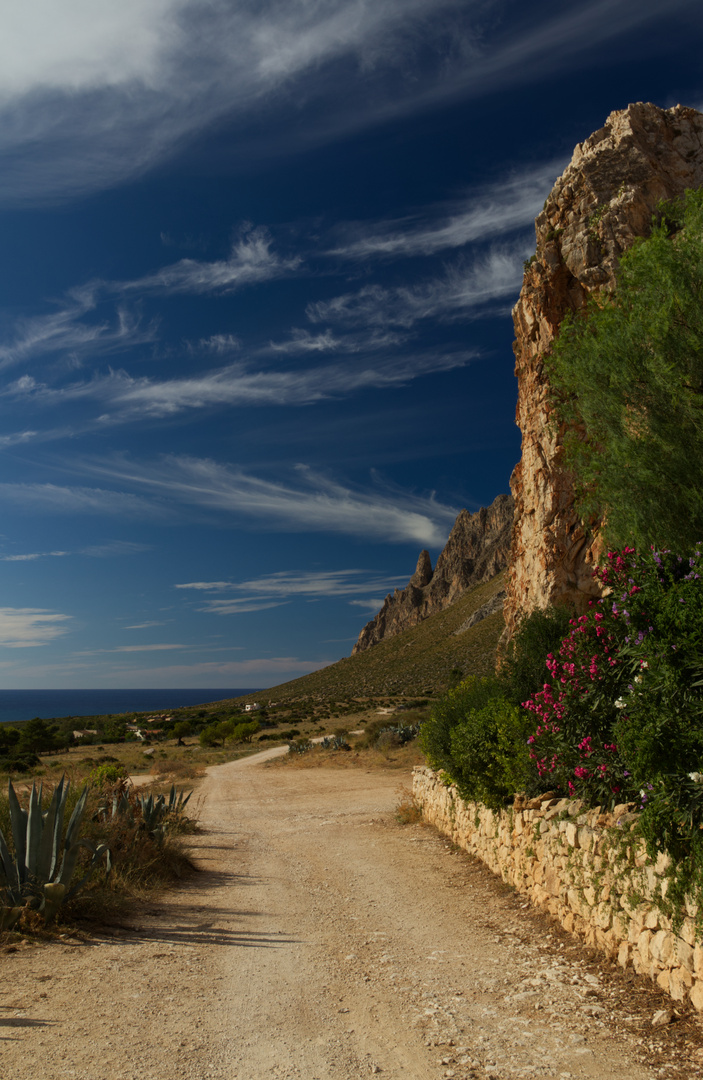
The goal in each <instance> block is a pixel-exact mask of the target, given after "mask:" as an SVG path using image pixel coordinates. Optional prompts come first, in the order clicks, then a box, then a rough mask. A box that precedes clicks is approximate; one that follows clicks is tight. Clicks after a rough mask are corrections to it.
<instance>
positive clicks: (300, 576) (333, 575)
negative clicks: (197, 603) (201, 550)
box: [175, 570, 405, 615]
mask: <svg viewBox="0 0 703 1080" xmlns="http://www.w3.org/2000/svg"><path fill="white" fill-rule="evenodd" d="M403 584H405V579H403V578H398V577H396V578H389V577H386V576H381V575H378V574H369V572H368V571H366V570H330V571H311V572H307V573H306V572H295V571H287V570H282V571H279V572H278V573H274V574H269V575H266V576H263V577H259V578H252V579H251V580H249V581H238V582H231V581H190V582H185V583H183V584H179V585H176V586H175V588H176V589H192V590H194V591H195V592H197V593H202V592H206V593H215V594H218V595H216V596H215V597H214V598H208V599H207V600H206V601H205V602H204V603H203V605H202V606H201V607H200V608H198V610H199V611H203V612H207V613H209V614H215V615H240V614H243V613H245V612H250V611H263V610H265V609H266V608H271V607H277V606H279V605H280V604H282V603H287V602H289V601H290V600H294V599H303V600H312V599H320V598H322V597H333V598H336V597H349V596H358V595H359V594H360V593H369V592H372V591H374V590H378V589H380V590H382V591H384V592H387V591H388V590H389V589H392V588H395V587H397V586H400V585H403ZM233 593H234V594H238V593H245V594H247V595H245V596H244V597H239V596H237V595H234V596H232V594H233ZM223 594H224V595H223ZM382 602H383V601H375V600H350V601H349V603H351V604H356V605H359V606H360V607H363V608H373V609H374V610H378V608H379V607H380V606H381V604H382Z"/></svg>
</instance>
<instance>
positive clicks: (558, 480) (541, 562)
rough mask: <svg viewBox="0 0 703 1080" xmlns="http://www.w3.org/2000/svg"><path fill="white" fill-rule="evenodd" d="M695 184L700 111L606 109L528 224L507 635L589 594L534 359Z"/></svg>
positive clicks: (588, 553)
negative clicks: (658, 214)
mask: <svg viewBox="0 0 703 1080" xmlns="http://www.w3.org/2000/svg"><path fill="white" fill-rule="evenodd" d="M701 186H703V115H701V113H699V112H697V111H696V110H695V109H689V108H684V107H682V106H681V105H677V106H675V107H674V108H672V109H660V108H657V106H655V105H648V104H643V103H638V104H636V105H630V106H629V107H628V108H627V109H623V110H622V111H620V112H614V113H611V115H610V116H609V117H608V119H607V121H606V123H605V126H604V127H602V128H601V129H600V130H599V131H596V132H594V134H593V135H591V137H590V138H589V139H586V141H585V142H583V143H580V144H579V145H578V146H577V147H576V149H575V150H574V155H573V157H572V159H571V163H570V164H569V166H568V167H567V169H566V171H565V172H564V174H563V175H562V176H561V177H560V178H559V179H558V180H557V182H556V184H555V185H554V188H553V190H552V192H551V194H550V195H549V197H548V199H547V201H546V203H545V205H544V209H543V211H542V213H541V214H540V215H539V217H538V218H537V221H536V222H535V230H536V234H537V249H536V254H535V257H534V259H533V261H532V262H531V263H530V264H529V266H527V267H526V270H525V277H524V281H523V286H522V291H521V293H520V298H519V300H518V302H517V304H516V306H515V309H514V311H513V319H514V323H515V344H514V350H515V356H516V363H515V373H516V375H517V380H518V403H517V416H516V419H517V424H518V426H519V427H520V430H521V432H522V458H521V460H520V462H519V464H518V465H517V466H516V468H515V470H514V472H513V475H512V478H511V482H510V486H511V489H512V493H513V497H514V499H515V522H514V526H513V536H512V545H511V553H510V572H509V581H508V586H507V598H506V603H505V607H504V615H505V619H506V628H507V633H508V635H509V634H510V633H511V632H512V631H513V630H514V628H515V625H516V622H517V619H518V618H519V616H520V614H521V613H524V612H529V611H532V610H533V609H535V608H538V607H544V606H546V605H547V604H549V603H554V602H558V601H559V600H567V601H570V602H572V603H574V604H575V605H576V606H577V607H579V608H580V607H583V606H584V605H585V604H586V602H587V600H588V598H589V597H591V596H592V595H594V594H595V593H596V592H597V589H596V585H595V583H594V581H593V578H592V569H593V564H594V561H597V558H598V555H599V554H600V546H599V543H598V539H597V538H596V540H595V541H594V542H590V541H589V540H588V539H587V537H586V534H585V532H584V529H583V527H582V525H581V522H580V520H579V518H578V516H577V514H576V513H575V510H574V499H573V488H572V485H571V480H570V478H569V475H568V473H567V472H565V470H564V469H563V467H562V436H563V431H562V430H560V429H556V430H555V429H554V428H553V427H552V426H551V425H550V420H551V409H550V404H549V399H548V384H547V380H546V377H545V374H544V371H543V364H542V358H543V356H544V354H545V353H548V352H549V350H550V347H551V345H552V342H553V340H554V337H555V335H556V334H557V331H558V329H559V325H560V323H561V321H562V319H563V318H564V315H565V314H566V312H567V311H570V310H577V309H579V308H582V307H583V306H584V304H585V302H586V297H587V294H588V293H589V292H592V291H594V290H598V289H613V288H614V286H615V272H616V269H617V265H618V260H619V258H620V256H621V254H622V253H623V252H624V251H625V250H626V249H627V248H629V247H630V246H631V244H632V243H633V241H634V240H635V239H636V238H637V237H641V236H646V235H647V234H648V232H649V230H650V228H651V221H652V215H653V213H654V212H655V210H656V207H657V204H658V203H659V202H660V201H661V200H662V199H673V198H675V197H677V196H679V195H681V194H682V193H683V192H684V191H685V190H686V189H687V188H696V187H701Z"/></svg>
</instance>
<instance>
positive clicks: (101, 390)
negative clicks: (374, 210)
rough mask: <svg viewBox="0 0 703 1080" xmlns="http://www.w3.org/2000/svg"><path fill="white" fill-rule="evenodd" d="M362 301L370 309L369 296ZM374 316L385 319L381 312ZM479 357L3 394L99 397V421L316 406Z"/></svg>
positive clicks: (426, 357)
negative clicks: (204, 411) (227, 408)
mask: <svg viewBox="0 0 703 1080" xmlns="http://www.w3.org/2000/svg"><path fill="white" fill-rule="evenodd" d="M343 299H345V300H346V301H347V308H346V309H345V310H344V311H341V312H340V316H339V317H342V318H347V319H351V317H352V311H353V307H354V298H348V299H347V298H343ZM361 302H362V303H365V304H366V306H367V307H370V305H369V304H368V301H366V299H365V298H362V301H361ZM381 306H382V298H381V299H379V300H378V303H377V307H378V308H379V309H380V307H381ZM347 309H348V310H347ZM376 317H377V318H380V316H379V315H378V314H377V316H376ZM475 356H476V353H473V352H470V351H468V350H460V349H457V350H449V349H447V350H442V349H440V348H437V349H433V350H429V351H427V352H417V353H412V352H405V353H404V354H403V355H402V356H400V355H397V356H383V355H381V356H378V355H376V356H373V357H368V358H365V359H364V360H361V361H359V362H357V363H353V364H352V363H344V364H341V363H340V364H334V363H333V364H327V365H320V366H318V367H311V368H303V369H299V370H291V369H288V370H282V369H280V368H277V369H268V370H266V369H264V370H262V369H261V368H259V369H254V368H253V365H252V364H251V362H250V363H245V362H240V363H236V364H231V365H229V366H228V367H224V368H219V369H216V370H214V371H206V372H203V373H202V374H198V375H193V376H187V377H185V378H180V379H164V380H157V379H150V378H147V377H142V378H133V377H132V376H130V375H128V374H127V372H125V371H111V372H110V373H109V374H108V375H106V376H103V377H96V378H94V379H91V380H88V381H85V382H78V383H73V384H69V385H68V386H64V387H62V388H60V389H53V388H51V387H48V386H46V385H42V384H39V383H35V382H34V381H33V380H32V381H31V382H29V381H27V382H22V380H20V381H19V382H18V383H15V384H13V385H12V386H10V387H8V388H7V389H6V390H5V392H4V395H5V396H6V397H10V396H11V397H13V398H14V399H15V400H18V401H20V400H22V399H24V400H26V401H31V402H32V403H34V404H36V405H41V406H46V407H49V406H50V407H51V408H56V407H57V406H58V405H60V404H62V403H66V402H70V401H78V400H95V401H98V402H101V403H103V407H107V409H109V411H108V412H105V413H103V414H102V415H101V416H100V417H99V422H100V424H101V425H103V426H105V425H107V424H109V423H119V422H124V421H125V420H128V419H133V418H134V417H135V416H151V417H160V416H173V415H176V414H177V413H180V412H184V411H190V410H194V409H203V408H213V407H220V408H221V407H223V406H239V407H243V406H286V405H288V406H291V405H294V406H295V405H310V404H313V403H314V402H317V401H322V400H325V399H329V398H339V397H344V396H346V395H349V394H352V393H355V392H358V391H360V390H365V389H384V388H388V387H394V386H404V385H406V384H407V383H409V382H411V381H412V380H413V379H416V378H419V377H421V376H423V375H426V374H429V373H432V374H436V373H438V372H442V371H451V370H453V369H456V368H459V367H464V366H465V365H466V364H468V363H470V361H471V360H473V359H474V358H475Z"/></svg>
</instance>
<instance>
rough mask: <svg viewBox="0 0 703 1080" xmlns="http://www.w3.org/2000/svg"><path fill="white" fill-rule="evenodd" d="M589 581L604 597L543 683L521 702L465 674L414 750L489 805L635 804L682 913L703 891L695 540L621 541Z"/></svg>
mask: <svg viewBox="0 0 703 1080" xmlns="http://www.w3.org/2000/svg"><path fill="white" fill-rule="evenodd" d="M596 576H597V577H598V579H599V581H600V584H601V586H602V588H603V591H604V595H603V596H602V597H601V599H599V600H597V601H592V602H591V604H590V606H589V609H588V611H587V612H586V613H584V614H583V615H580V616H574V617H572V618H571V620H570V623H569V627H568V632H567V633H566V634H565V635H564V637H563V638H562V640H561V642H560V643H559V644H558V645H557V646H556V647H555V648H554V649H553V650H551V651H550V652H549V653H548V654H547V655H546V656H545V657H544V669H543V678H542V685H541V687H540V688H539V689H536V690H535V691H534V692H533V693H531V694H530V695H529V697H527V698H526V699H525V700H524V701H523V702H522V703H521V704H516V703H515V702H514V700H513V701H511V699H510V685H511V679H510V677H509V676H508V677H506V676H505V675H501V672H499V673H498V675H496V676H495V677H494V678H490V679H489V678H486V679H475V678H474V679H467V680H465V681H464V682H463V683H461V684H460V685H459V686H458V687H456V688H455V689H454V690H451V691H449V693H447V694H446V695H444V697H442V698H441V699H440V700H439V701H438V702H437V703H436V704H435V706H434V707H433V710H432V714H431V717H430V720H429V721H428V722H427V723H426V724H425V725H423V728H422V733H421V744H422V746H423V749H424V751H425V753H426V755H427V757H428V760H429V762H430V764H431V765H433V767H435V768H440V769H443V770H444V772H445V773H446V774H447V776H448V777H449V778H450V779H451V780H452V781H453V782H454V783H455V784H456V785H457V787H458V789H459V791H460V793H461V794H462V795H463V796H464V797H465V798H468V799H475V800H478V801H481V802H484V803H486V804H487V805H489V806H494V807H497V806H500V805H505V804H506V803H507V802H508V801H509V800H510V799H511V797H512V795H513V793H514V792H515V791H516V790H520V789H522V790H525V791H527V793H528V794H530V793H533V792H537V791H546V790H550V791H554V792H555V793H556V794H558V795H563V796H564V795H565V796H574V797H576V798H579V799H582V800H584V801H585V802H586V804H587V805H590V806H596V805H597V806H601V807H603V808H604V809H606V808H609V807H612V806H613V805H614V804H616V803H630V804H632V805H633V806H634V808H635V809H637V810H638V811H639V817H638V825H637V833H638V835H639V836H640V837H642V839H643V840H644V841H645V844H646V846H647V850H648V852H649V854H650V856H652V857H654V856H656V855H657V854H658V853H659V852H667V853H668V854H669V855H670V856H671V860H672V864H671V865H672V870H671V881H670V888H669V891H668V893H667V897H668V900H667V902H668V903H670V904H671V905H672V911H674V909H675V908H676V905H677V904H678V910H680V909H681V902H682V899H683V897H684V895H685V893H686V891H690V890H693V891H694V892H695V893H696V895H698V896H699V897H700V898H701V899H703V644H702V643H703V545H699V546H697V547H696V548H695V549H694V550H693V551H692V552H691V554H690V555H689V556H687V557H684V556H681V555H677V554H675V553H673V552H670V551H657V550H650V551H648V552H647V553H646V554H640V553H637V552H636V551H635V550H634V549H633V548H630V547H626V548H624V549H623V550H622V551H614V552H609V553H608V555H607V557H606V559H605V560H604V564H603V565H602V566H601V567H599V568H598V569H597V570H596ZM525 625H526V624H525ZM523 632H525V631H524V627H523ZM517 652H519V649H516V653H517ZM700 906H701V913H702V918H703V903H702V904H701V905H700Z"/></svg>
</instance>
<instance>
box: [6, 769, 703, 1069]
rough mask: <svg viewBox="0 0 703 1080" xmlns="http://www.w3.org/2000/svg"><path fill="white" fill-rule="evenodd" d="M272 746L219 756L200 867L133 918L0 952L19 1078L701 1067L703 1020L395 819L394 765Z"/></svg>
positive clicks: (428, 835) (209, 785)
mask: <svg viewBox="0 0 703 1080" xmlns="http://www.w3.org/2000/svg"><path fill="white" fill-rule="evenodd" d="M268 753H269V754H270V753H271V751H269V752H268ZM263 756H265V755H257V757H256V758H248V759H244V760H241V761H237V762H233V763H231V764H228V765H222V766H218V767H217V768H213V769H211V770H210V772H209V776H208V777H207V779H206V781H205V784H204V786H203V794H204V805H203V811H202V823H203V825H204V827H205V833H204V834H203V835H202V836H201V837H199V838H197V839H198V861H199V863H200V865H201V867H202V868H203V872H202V873H201V874H199V875H198V876H197V878H196V879H194V880H193V881H191V882H189V883H188V884H187V885H186V886H184V888H183V889H181V890H177V891H175V892H173V893H171V894H169V895H168V896H167V897H165V898H164V899H162V900H161V901H160V902H159V904H158V908H157V907H153V908H151V909H149V910H148V911H147V912H146V913H145V914H144V915H143V917H140V920H139V925H137V926H135V927H134V928H133V929H130V930H126V931H118V936H117V937H114V936H113V937H110V936H107V935H103V936H100V937H98V938H96V939H95V940H94V941H92V942H90V943H85V942H78V941H73V940H71V939H65V940H63V941H61V942H57V943H55V944H51V945H48V946H40V947H36V946H27V947H25V948H20V949H19V950H17V951H15V952H13V953H10V954H5V955H3V956H2V973H3V978H2V984H1V987H2V997H0V1066H1V1070H2V1076H3V1077H4V1078H6V1080H30V1078H31V1080H59V1078H61V1080H63V1078H65V1077H75V1078H78V1080H118V1078H119V1080H130V1078H133V1080H164V1078H167V1080H176V1078H182V1080H205V1078H208V1077H213V1078H220V1077H222V1078H227V1080H356V1078H358V1077H364V1076H367V1075H371V1074H374V1073H378V1074H380V1075H381V1076H382V1077H387V1078H388V1080H401V1078H402V1080H440V1078H442V1077H446V1078H450V1077H455V1078H457V1080H464V1078H468V1077H481V1078H488V1077H495V1078H498V1080H513V1078H517V1077H533V1076H534V1077H547V1078H554V1080H557V1078H559V1080H566V1078H570V1077H573V1078H587V1077H588V1078H596V1077H597V1078H598V1080H654V1077H657V1076H695V1075H698V1074H699V1069H698V1064H699V1063H700V1061H701V1059H700V1057H697V1056H696V1051H695V1045H696V1044H697V1042H698V1041H699V1039H698V1035H699V1028H697V1027H696V1025H695V1024H692V1023H691V1022H690V1021H681V1022H680V1023H678V1024H677V1023H673V1024H671V1025H670V1026H668V1027H666V1028H663V1029H658V1030H659V1034H657V1031H656V1030H654V1029H652V1028H651V1025H650V1024H649V1021H650V1019H651V1017H652V1014H653V1012H654V1011H655V1010H656V1008H658V1007H660V1006H661V1002H658V1001H657V999H656V996H654V995H650V993H649V992H644V991H642V990H639V991H636V990H635V989H632V988H631V987H630V985H629V984H627V983H626V982H625V981H624V980H623V979H622V978H618V977H617V976H615V975H613V976H611V975H609V974H608V973H601V972H600V969H599V968H598V966H597V965H596V964H594V963H590V964H589V963H588V958H587V957H586V954H585V953H583V952H582V951H580V950H579V949H578V948H576V947H574V946H573V945H572V944H570V943H569V941H568V939H567V938H566V937H565V936H564V935H563V934H561V932H560V931H557V930H554V929H550V927H549V925H548V924H547V923H546V922H545V921H543V920H542V919H541V917H538V916H535V915H533V914H531V913H530V912H529V910H527V909H526V908H524V907H523V906H521V900H520V898H518V897H516V896H515V895H514V894H513V893H511V892H509V891H508V890H506V889H505V888H504V887H503V886H501V884H500V883H499V882H497V881H496V879H494V878H493V877H491V875H490V874H488V872H487V871H485V870H484V869H483V868H482V867H480V865H478V864H475V863H472V862H471V861H470V860H469V859H468V858H467V857H466V856H465V855H463V854H458V853H456V852H455V851H454V850H453V849H452V848H451V847H450V846H449V845H448V844H447V843H446V842H445V841H444V840H442V839H441V838H440V837H438V835H437V834H436V833H434V832H433V831H432V830H430V829H428V828H426V827H423V826H422V825H411V826H405V827H401V826H398V825H397V824H396V823H395V822H394V818H393V814H392V811H393V808H394V806H395V805H396V803H397V801H398V796H397V793H396V791H397V787H398V784H399V779H402V778H399V776H398V774H397V773H395V772H379V771H374V772H368V773H367V772H364V771H362V770H355V769H345V770H334V769H314V770H299V769H286V768H284V769H277V768H268V767H266V765H265V764H262V763H261V760H260V759H261V757H263ZM613 1018H616V1019H617V1023H618V1025H619V1028H620V1029H621V1030H620V1031H616V1030H615V1028H614V1019H613ZM674 1020H676V1017H674ZM652 1039H655V1040H656V1039H659V1040H663V1042H664V1050H663V1052H662V1053H661V1054H659V1057H658V1059H657V1060H656V1061H655V1060H654V1058H652V1056H651V1054H650V1051H651V1043H652ZM681 1053H683V1055H684V1057H683V1059H682V1058H681V1056H680V1055H681ZM643 1055H644V1056H645V1057H647V1055H649V1056H648V1057H647V1060H648V1061H649V1064H646V1063H645V1062H644V1060H643ZM677 1055H678V1056H677ZM682 1060H683V1062H684V1066H685V1067H684V1069H683V1071H679V1070H678V1069H677V1068H674V1066H676V1065H677V1063H678V1065H681V1063H682Z"/></svg>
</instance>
